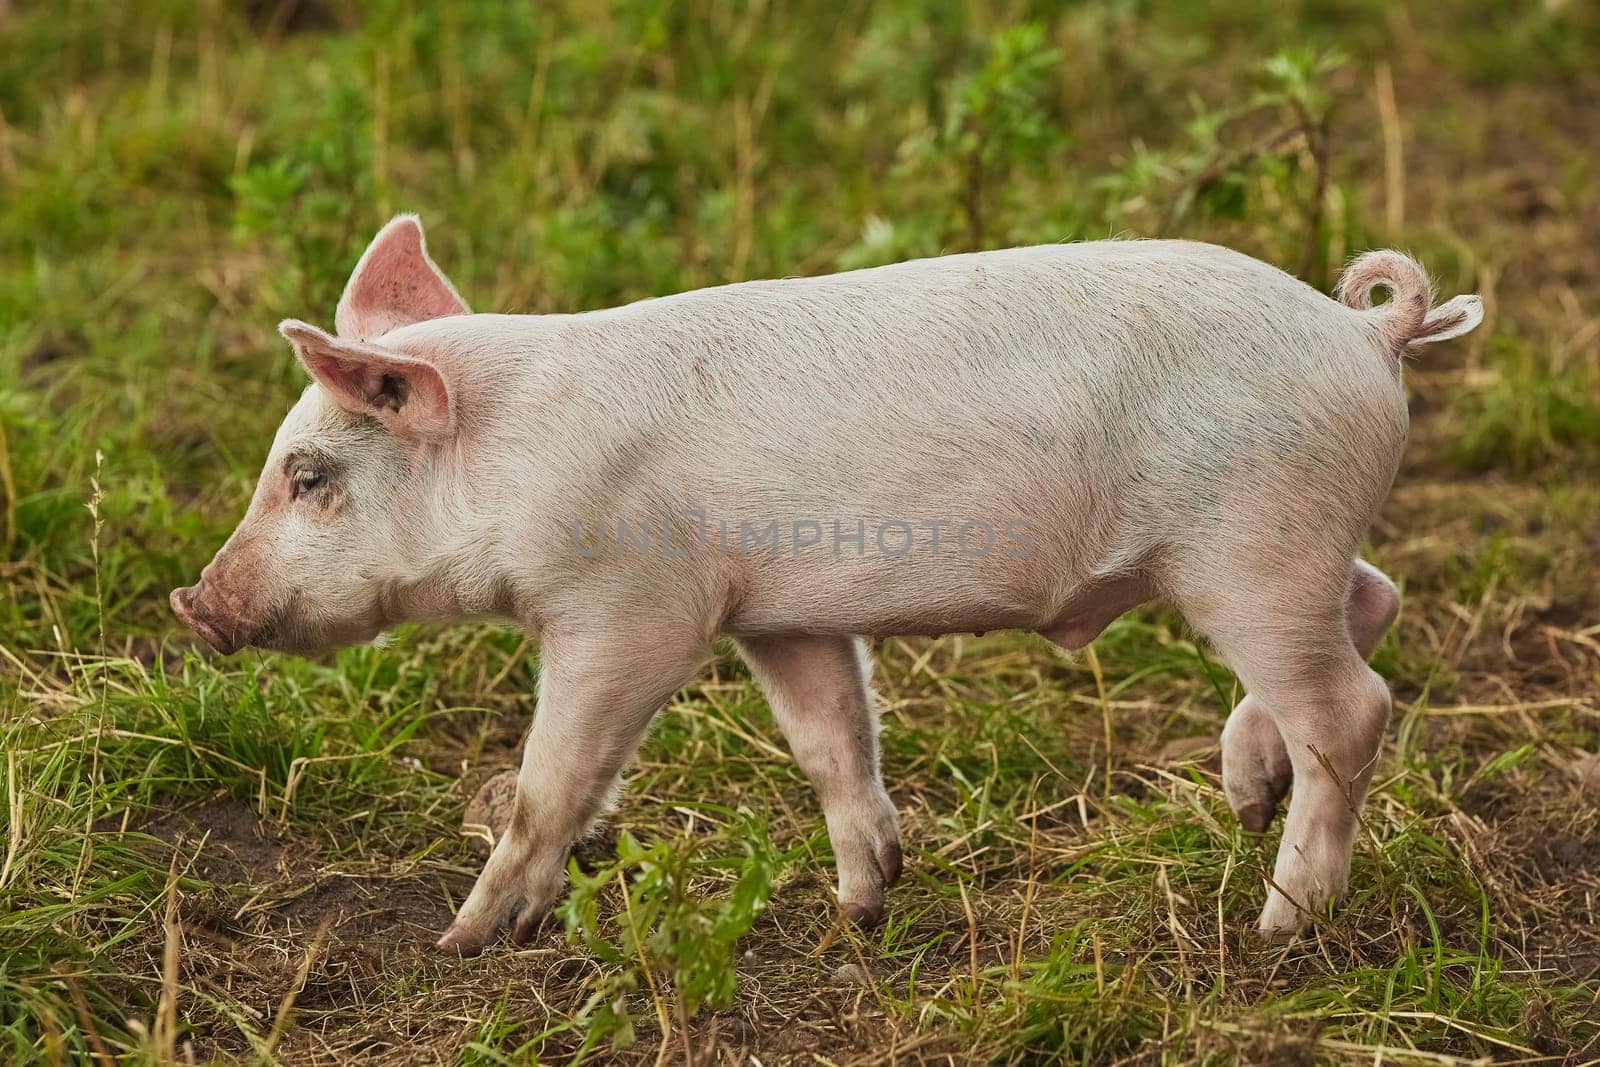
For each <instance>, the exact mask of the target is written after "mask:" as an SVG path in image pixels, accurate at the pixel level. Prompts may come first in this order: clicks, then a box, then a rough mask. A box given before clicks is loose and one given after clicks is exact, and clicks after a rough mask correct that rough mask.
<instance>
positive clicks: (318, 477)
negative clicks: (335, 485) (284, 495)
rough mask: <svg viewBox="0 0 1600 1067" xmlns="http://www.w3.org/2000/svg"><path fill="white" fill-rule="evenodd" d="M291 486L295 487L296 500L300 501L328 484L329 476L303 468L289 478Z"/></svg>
mask: <svg viewBox="0 0 1600 1067" xmlns="http://www.w3.org/2000/svg"><path fill="white" fill-rule="evenodd" d="M289 484H290V485H291V486H292V487H293V490H294V493H293V495H294V499H296V500H298V499H300V498H301V497H302V496H304V495H305V494H307V493H309V492H311V491H312V490H313V489H320V488H322V487H323V486H324V485H326V484H328V476H327V475H326V474H324V473H323V472H322V471H319V470H313V469H311V468H309V467H302V468H301V469H299V470H297V471H295V472H294V473H293V474H291V475H290V476H289Z"/></svg>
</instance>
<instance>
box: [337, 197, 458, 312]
mask: <svg viewBox="0 0 1600 1067" xmlns="http://www.w3.org/2000/svg"><path fill="white" fill-rule="evenodd" d="M466 314H468V311H467V303H466V301H464V300H462V299H461V295H460V294H459V293H457V292H456V287H455V286H453V285H451V284H450V281H449V279H448V278H446V277H445V276H444V275H443V274H442V273H441V272H440V270H439V268H438V267H436V266H434V265H433V260H431V259H429V258H428V246H427V244H426V243H425V242H424V240H423V237H422V223H421V222H419V221H417V217H416V216H415V215H396V216H395V217H394V218H393V219H392V220H390V222H389V225H387V226H385V227H384V228H383V229H381V230H379V231H378V236H376V237H374V238H373V239H372V243H371V244H370V245H368V246H367V250H366V252H364V253H363V254H362V256H361V262H360V263H357V264H356V269H355V271H354V272H353V273H351V275H350V280H349V281H348V282H346V283H345V287H344V295H343V296H341V297H340V298H339V310H338V311H336V312H334V316H333V324H334V328H335V329H336V330H337V331H338V332H339V336H340V337H345V338H349V339H350V340H352V341H371V340H373V339H374V338H378V337H382V336H383V335H384V334H386V333H388V332H389V331H390V330H395V329H399V328H400V327H401V326H409V325H410V324H411V323H413V322H424V321H426V320H428V319H442V318H444V317H445V316H447V315H466Z"/></svg>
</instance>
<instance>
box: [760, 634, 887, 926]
mask: <svg viewBox="0 0 1600 1067" xmlns="http://www.w3.org/2000/svg"><path fill="white" fill-rule="evenodd" d="M739 649H740V651H741V652H742V653H743V655H744V659H745V662H746V663H748V664H749V665H750V670H751V672H752V673H753V674H754V675H755V677H756V680H757V681H758V682H760V683H761V688H762V691H763V692H765V693H766V696H767V702H768V703H769V704H770V705H771V706H772V716H773V718H774V719H776V720H777V722H778V727H779V728H780V729H781V730H783V733H784V736H785V737H787V738H788V739H789V747H790V748H791V749H792V750H793V751H794V758H795V761H796V762H797V763H799V764H800V769H801V770H803V771H805V773H806V777H808V778H809V779H811V784H812V786H813V787H814V788H815V789H816V791H817V797H818V799H820V800H821V801H822V812H823V817H824V818H825V819H826V820H827V824H828V839H829V841H831V842H832V843H833V855H834V860H835V862H836V863H837V864H838V866H839V907H840V909H841V910H842V911H843V912H844V914H845V916H846V917H848V918H849V919H850V920H851V921H852V922H857V923H863V924H871V923H876V922H877V921H879V920H880V919H882V917H883V907H884V890H885V889H886V888H887V887H889V886H890V885H893V884H894V882H895V880H896V879H897V878H899V877H900V829H899V823H898V820H897V819H896V816H895V810H894V804H893V803H892V802H891V801H890V800H889V796H888V794H887V793H885V792H884V791H883V781H882V779H881V778H880V777H879V773H878V719H877V715H876V713H875V711H874V709H873V695H872V689H871V687H870V685H869V680H870V678H871V673H872V666H871V660H870V659H869V658H868V654H867V649H866V646H865V644H864V643H863V642H862V641H861V640H860V639H859V638H851V637H824V636H808V635H786V636H781V637H751V638H744V639H742V640H740V642H739Z"/></svg>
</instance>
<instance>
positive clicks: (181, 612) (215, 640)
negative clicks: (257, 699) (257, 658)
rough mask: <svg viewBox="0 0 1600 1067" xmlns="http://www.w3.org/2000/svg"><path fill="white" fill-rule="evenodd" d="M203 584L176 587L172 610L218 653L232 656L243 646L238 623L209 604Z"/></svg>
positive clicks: (172, 596) (173, 594) (171, 599)
mask: <svg viewBox="0 0 1600 1067" xmlns="http://www.w3.org/2000/svg"><path fill="white" fill-rule="evenodd" d="M204 584H205V583H204V582H201V583H198V584H196V585H188V586H184V587H183V588H181V589H174V590H173V591H172V595H171V597H170V598H169V600H170V602H171V604H172V612H173V614H174V615H176V616H178V618H179V620H181V621H182V622H183V624H184V625H185V626H187V627H188V628H189V629H191V630H193V631H194V632H195V633H197V634H199V635H200V638H201V640H203V641H205V643H206V644H208V645H210V646H211V647H212V648H213V649H215V650H216V651H217V652H218V653H219V654H221V655H224V656H229V655H232V654H233V653H235V652H237V651H239V649H240V648H242V647H243V646H244V642H243V641H242V640H240V639H239V629H240V627H239V624H238V622H237V621H236V620H230V619H228V618H226V617H225V616H224V615H222V614H221V613H219V612H217V611H216V610H215V609H214V608H212V607H211V606H209V605H208V604H207V603H206V597H205V589H204Z"/></svg>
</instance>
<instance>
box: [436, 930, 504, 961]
mask: <svg viewBox="0 0 1600 1067" xmlns="http://www.w3.org/2000/svg"><path fill="white" fill-rule="evenodd" d="M493 936H494V935H493V934H487V935H486V934H483V933H480V932H479V931H476V930H473V929H470V928H468V927H465V926H462V925H461V924H460V923H451V924H450V929H448V930H446V931H445V932H444V936H442V937H440V938H439V940H438V941H437V942H435V944H436V945H437V947H439V948H442V949H444V950H445V951H446V952H454V953H456V954H457V955H460V956H463V957H466V958H471V957H473V956H476V955H478V954H479V953H481V952H482V951H483V949H484V946H486V945H488V943H489V940H490V938H491V937H493Z"/></svg>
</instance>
